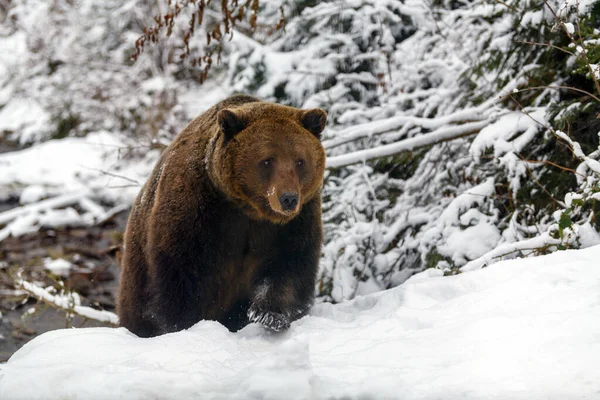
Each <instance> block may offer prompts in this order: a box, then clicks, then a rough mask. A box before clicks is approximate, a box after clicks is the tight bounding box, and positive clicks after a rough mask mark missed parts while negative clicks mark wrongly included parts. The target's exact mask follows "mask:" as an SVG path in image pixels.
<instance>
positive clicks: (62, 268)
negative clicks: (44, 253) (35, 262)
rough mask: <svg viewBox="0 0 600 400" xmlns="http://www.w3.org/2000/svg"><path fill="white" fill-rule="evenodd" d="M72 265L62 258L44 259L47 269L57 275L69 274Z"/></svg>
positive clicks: (64, 275) (65, 275)
mask: <svg viewBox="0 0 600 400" xmlns="http://www.w3.org/2000/svg"><path fill="white" fill-rule="evenodd" d="M72 266H73V264H71V263H70V262H68V261H67V260H65V259H62V258H57V259H56V260H53V259H52V258H46V259H44V268H45V269H47V270H48V271H50V272H52V273H53V274H55V275H60V276H63V277H67V276H69V271H70V270H71V267H72Z"/></svg>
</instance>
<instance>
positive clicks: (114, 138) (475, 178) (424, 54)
mask: <svg viewBox="0 0 600 400" xmlns="http://www.w3.org/2000/svg"><path fill="white" fill-rule="evenodd" d="M260 4H261V9H260V12H259V22H261V19H262V21H277V20H278V18H279V13H280V7H281V6H283V9H284V10H285V11H286V13H287V15H288V18H287V24H286V27H285V30H273V29H267V28H265V29H257V30H256V32H254V34H252V35H251V34H250V33H251V31H250V30H247V29H244V25H243V23H241V24H240V26H239V27H238V30H237V31H235V32H234V34H233V36H232V38H231V40H229V39H226V40H224V48H223V52H222V54H221V59H222V63H221V64H220V65H213V67H212V69H211V71H210V75H209V79H208V81H207V82H205V83H204V84H203V85H201V84H200V80H202V73H201V70H198V69H195V68H194V67H193V66H192V65H191V64H190V61H189V60H188V59H184V60H180V59H179V55H180V54H181V52H182V51H183V49H182V48H181V47H180V46H181V43H182V42H181V37H182V36H183V35H184V33H185V31H186V29H185V28H186V22H187V21H186V17H189V15H190V13H191V12H192V11H193V7H189V8H187V9H186V10H184V11H183V12H182V15H181V17H180V23H179V24H176V32H175V33H174V35H172V36H171V37H170V38H168V39H167V40H164V41H160V42H159V43H158V44H156V45H149V46H146V47H145V49H144V52H143V53H142V55H140V57H139V58H138V60H137V62H136V63H132V61H131V60H130V56H131V55H132V54H133V51H134V48H135V46H134V42H135V40H136V39H137V38H138V37H139V35H140V34H141V32H142V29H143V27H144V26H149V25H151V24H152V21H153V19H152V17H153V16H154V15H156V14H159V13H161V14H162V13H165V12H166V10H167V8H166V7H167V4H166V1H160V0H156V1H150V0H137V1H125V2H123V1H108V0H107V1H103V2H95V1H91V0H74V1H73V0H53V1H45V0H9V1H6V0H5V1H1V0H0V23H1V25H0V132H2V133H0V137H2V135H3V136H4V140H5V141H13V142H17V143H19V144H20V145H22V146H33V149H36V148H38V147H40V149H46V150H47V148H48V147H41V146H44V145H45V144H44V143H43V142H46V141H52V139H58V138H63V137H79V136H86V139H81V140H82V141H80V142H77V144H78V145H80V144H83V143H86V142H83V140H87V141H88V142H87V143H88V144H97V142H98V141H99V140H96V139H97V138H103V139H102V143H105V144H106V143H107V144H106V145H105V147H104V152H103V157H105V158H102V157H99V156H97V153H96V152H94V153H93V154H94V155H95V157H93V160H91V161H90V163H91V164H93V169H89V168H88V169H86V168H85V162H84V161H82V162H78V163H71V164H69V165H71V167H72V168H71V169H69V170H68V171H66V169H65V170H60V171H59V172H55V173H52V172H50V173H49V172H48V171H56V165H49V166H45V165H43V163H44V160H43V159H40V158H41V157H40V156H39V155H42V154H47V153H44V151H45V150H40V153H36V154H38V156H37V159H38V160H37V162H38V164H39V165H38V164H36V163H35V162H34V161H33V159H34V158H36V156H32V153H28V154H29V156H28V157H29V158H28V159H29V160H32V161H31V163H27V166H24V163H22V162H19V161H18V160H19V157H20V155H18V154H16V155H14V156H12V158H10V157H9V156H7V157H6V158H0V165H2V168H3V169H4V171H6V172H3V173H2V175H1V176H0V185H2V187H0V198H1V197H2V196H7V193H15V192H16V193H17V194H18V195H21V193H22V192H23V191H24V190H25V189H27V188H28V187H29V186H31V185H37V186H38V187H39V186H40V185H41V186H42V187H43V190H44V191H45V192H43V193H45V196H41V197H40V199H36V200H41V199H43V198H44V197H52V196H55V195H58V194H60V193H61V191H69V190H74V188H76V189H77V190H81V188H82V187H84V188H88V189H89V192H86V193H85V195H84V196H83V197H82V198H83V199H84V200H81V199H80V198H78V199H76V201H77V202H79V205H80V207H76V208H75V209H74V208H71V210H77V211H72V212H77V213H79V214H85V213H88V214H91V217H85V218H83V217H81V218H80V219H79V220H78V221H80V223H81V224H93V223H95V221H97V218H101V215H102V211H103V212H107V211H110V210H106V209H105V210H102V209H100V210H99V209H98V208H97V207H96V206H98V204H103V207H104V208H107V207H108V206H107V204H110V205H111V206H115V205H119V204H127V203H129V202H131V200H132V197H133V196H134V195H135V193H136V192H137V190H138V189H139V183H142V182H143V181H144V179H145V177H146V176H147V175H148V174H149V172H150V168H151V167H152V164H153V162H154V161H155V160H156V158H157V156H158V154H159V152H160V150H161V149H162V148H163V147H164V145H165V144H168V142H169V140H171V139H172V138H173V137H174V135H175V134H176V133H177V132H178V131H179V130H180V129H181V128H182V127H183V126H184V125H185V123H186V122H187V121H189V120H190V119H191V118H193V117H194V116H195V115H197V114H198V113H199V112H201V111H202V110H203V109H205V108H206V107H208V106H210V105H211V104H212V103H214V102H216V101H217V100H219V99H221V98H223V97H224V96H226V95H227V94H230V93H233V92H244V93H249V94H254V95H257V96H259V97H261V98H263V99H265V100H270V101H276V102H279V103H282V104H288V105H293V106H297V107H322V108H324V109H326V110H327V111H328V113H329V126H328V129H327V131H326V134H325V138H324V146H325V147H326V150H327V153H328V157H329V161H328V166H329V169H328V172H327V176H326V180H325V185H324V191H323V198H324V205H323V207H324V210H323V211H324V222H325V245H324V249H323V258H322V270H321V275H320V280H319V286H318V288H317V291H318V293H319V295H320V297H321V298H322V299H325V300H333V301H341V300H344V299H351V298H353V297H354V296H356V295H357V294H366V293H370V292H373V291H377V290H381V289H385V288H389V287H392V286H397V285H399V284H401V283H402V282H404V281H405V280H406V279H407V278H408V277H410V276H411V275H412V274H414V273H416V272H418V271H421V270H424V269H426V268H437V269H440V270H442V271H443V272H444V273H446V274H455V273H459V272H460V271H461V269H462V270H464V269H465V268H466V269H475V268H480V267H482V266H484V265H487V264H490V263H491V262H494V261H497V260H499V259H501V258H503V257H514V256H525V255H529V254H540V253H546V252H550V251H553V250H557V249H564V248H568V247H587V246H590V245H592V244H595V243H599V242H600V236H599V234H598V231H599V230H600V222H598V220H597V213H598V212H599V211H600V209H599V206H598V200H600V194H598V193H599V192H600V188H599V186H598V185H599V182H598V177H599V174H600V164H599V163H598V161H597V160H598V158H599V155H600V150H599V147H598V144H599V140H598V132H599V131H600V122H598V121H599V120H598V119H597V118H596V117H597V115H598V114H599V113H600V99H599V97H600V91H599V86H598V79H600V73H599V72H598V65H600V44H599V43H600V32H599V31H598V30H597V29H596V27H598V26H600V24H599V21H598V18H600V2H597V1H592V0H587V1H586V0H581V1H574V0H567V1H565V0H548V1H547V2H545V4H544V3H540V2H539V1H532V0H505V1H497V0H461V1H454V0H452V1H450V0H432V1H425V0H386V1H381V0H347V1H340V0H335V1H310V0H307V1H301V0H299V1H294V2H286V1H284V0H270V1H262V2H260ZM218 6H219V4H217V3H215V2H213V3H211V7H214V10H213V9H208V10H207V12H206V13H205V17H206V18H205V23H206V24H211V23H213V24H214V22H215V21H217V19H218V18H219V17H220V14H219V12H218V10H219V8H218ZM259 27H260V24H259ZM203 32H204V31H202V32H197V33H196V35H195V36H194V37H193V38H192V40H191V41H190V47H191V51H192V52H194V51H198V52H200V51H202V49H203V46H204V45H205V32H204V33H203ZM215 64H216V63H215ZM108 137H110V139H108ZM91 138H95V139H91ZM72 140H75V139H72ZM65 143H71V144H73V145H74V142H65ZM33 149H30V150H33ZM96 150H97V149H95V151H96ZM53 154H55V153H53ZM81 154H85V153H84V152H83V153H80V156H81ZM62 157H69V155H68V154H64V155H63V156H62ZM92 161H93V162H92ZM61 162H63V163H69V161H68V160H61ZM3 163H4V164H3ZM82 164H83V166H82ZM36 168H37V170H39V172H40V173H39V174H29V173H27V170H28V169H34V170H35V169H36ZM37 170H36V171H37ZM97 170H102V171H103V172H102V173H100V172H98V171H97ZM44 171H45V172H44ZM65 171H66V172H65ZM107 173H110V174H111V175H109V176H107ZM61 174H62V175H61ZM32 176H35V177H32ZM44 176H45V177H46V179H47V180H48V181H44V179H43V178H40V177H44ZM57 176H59V177H60V178H56V177H57ZM124 178H127V179H124ZM107 179H110V182H111V183H110V184H107V183H106V180H107ZM74 182H77V185H75V184H74ZM115 186H119V187H120V186H130V187H128V188H127V190H122V189H120V188H115ZM63 195H64V193H63ZM82 201H83V204H81V202H82ZM35 203H36V202H35V201H34V202H33V203H29V204H30V207H31V204H34V205H35ZM105 203H106V204H105ZM71 205H72V204H61V206H60V207H58V206H57V207H58V208H62V209H64V208H65V207H67V206H71ZM33 208H34V209H35V212H33V211H32V212H31V213H28V214H27V215H17V216H14V213H13V214H11V215H13V216H10V217H7V216H6V215H4V219H3V214H0V220H1V221H2V222H1V224H3V225H5V226H4V228H0V240H1V238H2V236H3V234H4V235H8V234H9V233H11V234H15V232H17V233H18V232H21V231H28V230H27V229H29V230H31V229H37V228H39V227H40V226H42V222H40V221H42V220H43V218H42V217H43V216H45V215H46V214H47V213H48V211H47V210H46V209H39V207H38V208H35V207H33ZM30 211H31V208H30ZM72 212H71V211H69V213H71V214H72ZM32 213H33V217H32ZM96 214H97V215H96ZM95 215H96V217H95V218H94V216H95ZM27 218H28V219H27ZM0 226H1V225H0ZM17 228H19V229H17Z"/></svg>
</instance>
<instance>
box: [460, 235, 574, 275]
mask: <svg viewBox="0 0 600 400" xmlns="http://www.w3.org/2000/svg"><path fill="white" fill-rule="evenodd" d="M561 243H562V240H561V239H555V238H553V237H552V236H550V233H549V232H544V233H542V234H541V235H539V236H536V237H534V238H531V239H527V240H522V241H520V242H516V243H505V244H502V245H500V246H498V247H496V248H495V249H494V250H492V251H489V252H487V253H485V254H484V255H482V256H481V257H479V258H477V259H475V260H472V261H469V262H468V263H467V264H465V265H464V266H463V267H462V268H461V269H460V270H461V271H473V270H475V269H480V268H482V267H485V266H488V265H490V264H493V263H494V262H497V261H500V259H501V257H505V256H509V255H511V254H514V253H516V252H518V251H524V250H538V249H543V248H547V247H549V246H558V245H559V244H561Z"/></svg>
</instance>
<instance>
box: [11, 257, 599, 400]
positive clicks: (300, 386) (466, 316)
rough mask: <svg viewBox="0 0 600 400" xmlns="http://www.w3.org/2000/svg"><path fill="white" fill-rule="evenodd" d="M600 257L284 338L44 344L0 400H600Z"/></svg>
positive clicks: (372, 309)
mask: <svg viewBox="0 0 600 400" xmlns="http://www.w3.org/2000/svg"><path fill="white" fill-rule="evenodd" d="M599 257H600V246H596V247H593V248H589V249H585V250H575V251H566V252H560V253H555V254H552V255H549V256H545V257H538V258H529V259H522V260H511V261H504V262H501V263H498V264H495V265H492V266H490V267H488V268H485V269H483V270H477V271H473V272H468V273H464V274H461V275H457V276H452V277H440V276H435V275H439V274H431V273H429V272H430V270H428V271H425V272H423V273H421V274H419V275H416V276H414V277H412V278H411V279H409V280H408V281H407V282H406V283H405V284H403V285H401V286H399V287H397V288H395V289H391V290H388V291H384V292H379V293H376V294H372V295H369V296H365V297H357V298H356V299H355V300H354V301H349V302H346V303H343V304H339V305H331V304H320V305H317V306H315V307H314V308H313V309H312V310H311V315H310V316H308V317H305V318H303V319H302V320H300V321H297V322H295V323H293V324H292V326H291V328H290V330H289V331H288V332H286V333H283V334H279V335H273V334H268V333H266V332H265V331H263V330H262V329H261V328H259V327H258V326H256V325H251V326H248V327H246V328H245V329H243V330H242V331H240V332H238V333H235V334H233V333H229V332H228V331H227V330H226V329H225V328H224V327H222V326H221V325H219V324H218V323H215V322H200V323H198V324H197V325H195V326H194V327H192V328H191V329H189V330H187V331H183V332H178V333H174V334H169V335H164V336H161V337H156V338H151V339H140V338H137V337H136V336H134V335H132V334H130V333H129V332H128V331H127V330H125V329H123V328H119V329H109V328H88V329H69V330H58V331H54V332H48V333H46V334H43V335H41V336H39V337H37V338H36V339H34V340H33V341H31V342H30V343H28V344H27V345H25V346H24V347H23V348H22V349H21V350H19V351H18V352H17V353H15V354H14V355H13V357H12V358H11V359H10V360H9V361H8V363H7V364H4V365H1V366H0V398H2V399H7V400H11V399H15V400H16V399H57V398H69V399H86V400H87V399H107V398H122V399H148V398H155V399H165V398H177V399H197V398H202V399H217V398H218V399H221V398H223V399H249V398H261V399H284V398H285V399H329V398H345V399H356V398H361V399H371V398H374V399H382V398H386V399H387V398H401V399H442V398H443V399H461V400H464V399H483V398H485V399H583V398H590V399H591V398H598V397H600V370H599V369H598V368H597V366H598V360H599V359H600V320H599V319H598V315H600V297H599V296H598V293H600V268H598V265H597V260H598V258H599Z"/></svg>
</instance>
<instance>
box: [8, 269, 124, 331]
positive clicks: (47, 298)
mask: <svg viewBox="0 0 600 400" xmlns="http://www.w3.org/2000/svg"><path fill="white" fill-rule="evenodd" d="M16 284H17V286H18V287H19V288H21V289H23V290H24V291H25V292H27V293H28V294H29V295H30V296H31V297H34V298H36V299H38V300H40V301H43V302H44V303H46V304H48V305H49V306H51V307H54V308H58V309H60V310H63V311H65V312H66V313H67V314H76V315H79V316H80V317H83V318H86V319H93V320H95V321H100V322H103V323H106V324H110V325H114V326H117V325H118V324H119V318H118V317H117V315H116V314H114V313H111V312H109V311H102V310H96V309H94V308H91V307H86V306H82V305H78V304H73V297H72V296H69V295H54V294H52V293H50V292H48V291H47V290H46V289H44V288H43V287H40V286H37V285H35V284H33V283H31V282H27V281H24V280H22V279H19V280H17V282H16Z"/></svg>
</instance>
